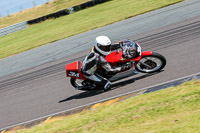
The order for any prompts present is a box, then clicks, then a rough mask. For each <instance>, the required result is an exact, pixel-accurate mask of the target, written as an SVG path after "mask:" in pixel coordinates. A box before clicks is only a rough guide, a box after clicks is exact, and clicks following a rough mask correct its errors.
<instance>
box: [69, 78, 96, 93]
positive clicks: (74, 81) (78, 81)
mask: <svg viewBox="0 0 200 133" xmlns="http://www.w3.org/2000/svg"><path fill="white" fill-rule="evenodd" d="M84 81H85V80H82V79H76V78H71V79H70V83H71V85H72V86H73V87H74V88H76V89H78V90H83V91H91V90H94V89H95V87H93V88H92V87H91V86H88V85H84V83H83V82H84Z"/></svg>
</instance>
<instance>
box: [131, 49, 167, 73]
mask: <svg viewBox="0 0 200 133" xmlns="http://www.w3.org/2000/svg"><path fill="white" fill-rule="evenodd" d="M166 62H167V61H166V59H165V57H164V56H163V55H161V54H159V53H156V52H152V55H149V56H144V57H142V58H141V60H140V61H139V62H138V64H137V65H136V68H135V69H136V70H137V71H139V72H142V73H153V72H158V71H160V70H162V69H163V68H164V67H165V65H166Z"/></svg>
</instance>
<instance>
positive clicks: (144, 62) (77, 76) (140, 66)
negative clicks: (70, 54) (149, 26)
mask: <svg viewBox="0 0 200 133" xmlns="http://www.w3.org/2000/svg"><path fill="white" fill-rule="evenodd" d="M130 42H131V43H134V42H133V41H130ZM122 51H123V47H122ZM122 51H119V50H116V51H113V52H112V53H110V54H109V55H107V56H106V57H105V59H106V60H107V62H108V63H109V64H110V65H111V66H113V67H118V66H122V65H129V66H131V67H129V68H128V69H126V70H123V71H120V72H115V73H107V72H106V71H105V70H104V69H103V68H101V67H100V68H98V69H97V71H96V73H97V74H99V75H101V76H103V77H105V78H106V79H108V80H109V81H111V82H114V81H117V80H120V79H123V78H127V77H130V76H133V75H135V74H138V72H141V73H154V72H158V71H161V70H162V69H163V68H164V67H165V65H166V59H165V57H164V56H163V55H161V54H159V53H156V52H152V51H143V52H141V55H140V56H138V57H136V58H131V59H125V58H123V52H122ZM135 70H136V71H135ZM66 75H67V77H70V78H71V79H70V82H71V85H72V86H73V87H74V88H75V89H78V90H84V91H90V90H94V89H99V88H101V87H100V86H98V85H97V84H95V82H93V81H91V80H88V79H87V78H86V77H85V76H84V74H83V73H82V62H81V61H75V62H73V63H70V64H68V65H66Z"/></svg>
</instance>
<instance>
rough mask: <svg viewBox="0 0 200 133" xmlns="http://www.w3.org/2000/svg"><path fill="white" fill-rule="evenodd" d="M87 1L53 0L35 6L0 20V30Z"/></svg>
mask: <svg viewBox="0 0 200 133" xmlns="http://www.w3.org/2000/svg"><path fill="white" fill-rule="evenodd" d="M87 1H89V0H53V1H49V2H47V3H45V4H43V5H40V6H36V7H34V8H30V9H26V10H23V11H21V12H18V13H14V14H11V15H9V16H6V17H3V18H0V28H4V27H7V26H10V25H13V24H16V23H20V22H22V21H28V20H31V19H35V18H38V17H41V16H44V15H47V14H50V13H54V12H57V11H59V10H62V9H67V8H69V7H72V6H75V5H79V4H81V3H84V2H87Z"/></svg>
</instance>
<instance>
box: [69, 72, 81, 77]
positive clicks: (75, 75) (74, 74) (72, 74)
mask: <svg viewBox="0 0 200 133" xmlns="http://www.w3.org/2000/svg"><path fill="white" fill-rule="evenodd" d="M68 76H72V77H77V78H80V74H79V73H78V72H73V71H69V73H68Z"/></svg>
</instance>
